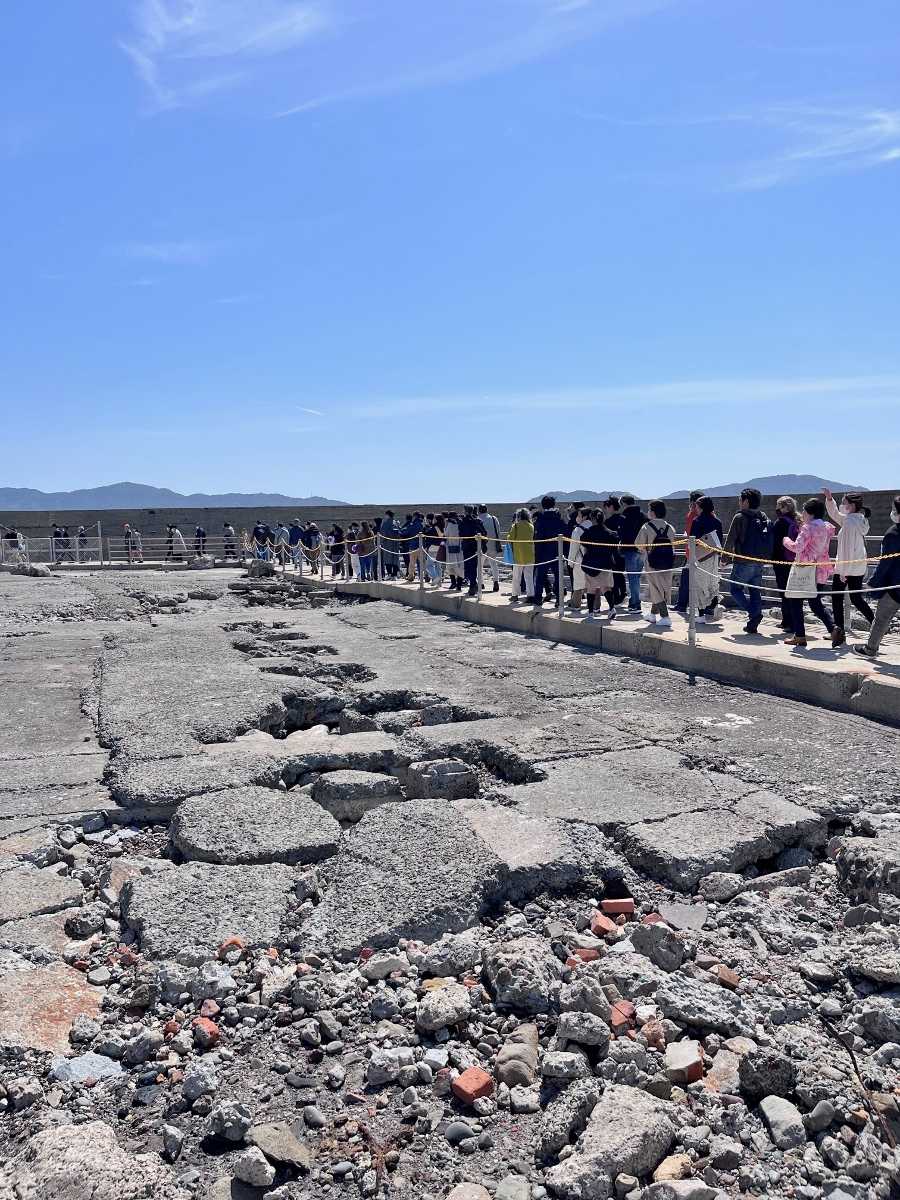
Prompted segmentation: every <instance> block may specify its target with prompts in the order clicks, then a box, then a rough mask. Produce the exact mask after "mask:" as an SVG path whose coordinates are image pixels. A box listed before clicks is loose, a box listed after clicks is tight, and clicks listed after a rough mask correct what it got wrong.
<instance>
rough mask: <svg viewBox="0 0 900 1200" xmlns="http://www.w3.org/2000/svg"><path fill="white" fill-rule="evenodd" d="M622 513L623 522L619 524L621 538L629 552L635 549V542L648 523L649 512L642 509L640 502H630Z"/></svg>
mask: <svg viewBox="0 0 900 1200" xmlns="http://www.w3.org/2000/svg"><path fill="white" fill-rule="evenodd" d="M620 515H621V517H622V524H621V525H620V526H619V540H620V541H621V543H622V545H623V546H624V547H625V550H626V553H627V551H629V550H634V545H633V543H634V542H635V540H636V539H637V535H638V534H639V533H640V532H641V530H642V529H643V528H644V526H645V525H646V524H647V514H646V513H645V512H642V511H641V506H640V505H639V504H628V505H626V506H625V508H623V509H622V512H621V514H620Z"/></svg>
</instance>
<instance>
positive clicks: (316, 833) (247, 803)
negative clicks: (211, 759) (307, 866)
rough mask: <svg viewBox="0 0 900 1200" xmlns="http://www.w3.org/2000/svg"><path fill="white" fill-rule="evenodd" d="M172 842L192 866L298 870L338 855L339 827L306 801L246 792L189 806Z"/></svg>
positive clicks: (180, 814)
mask: <svg viewBox="0 0 900 1200" xmlns="http://www.w3.org/2000/svg"><path fill="white" fill-rule="evenodd" d="M170 836H171V839H172V844H173V845H174V846H175V847H176V849H178V850H179V851H180V853H181V854H182V855H183V856H184V857H185V858H186V859H188V860H190V861H200V862H209V863H290V864H295V863H312V862H320V861H321V860H322V859H323V858H329V857H330V856H331V855H332V854H336V853H337V848H338V841H339V840H340V836H341V827H340V825H339V824H338V822H337V821H336V820H335V818H334V817H333V816H332V815H331V813H329V812H326V811H325V809H324V808H322V806H321V805H320V804H317V803H316V802H315V801H313V800H311V799H310V798H309V797H308V796H304V795H301V794H299V793H297V794H294V793H291V792H285V791H282V790H280V789H278V788H263V787H244V788H233V789H225V790H223V791H219V792H207V793H205V794H203V795H201V796H194V797H193V798H192V799H190V800H186V801H185V802H184V803H183V804H181V805H180V806H179V808H178V811H177V812H176V813H175V816H174V818H173V820H172V825H171V828H170Z"/></svg>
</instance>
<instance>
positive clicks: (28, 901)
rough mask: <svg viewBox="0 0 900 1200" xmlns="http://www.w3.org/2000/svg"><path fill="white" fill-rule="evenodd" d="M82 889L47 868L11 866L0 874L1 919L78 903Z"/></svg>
mask: <svg viewBox="0 0 900 1200" xmlns="http://www.w3.org/2000/svg"><path fill="white" fill-rule="evenodd" d="M83 895H84V889H83V888H82V886H81V884H80V883H79V882H78V880H77V879H73V878H72V877H71V876H70V875H58V874H57V873H56V871H52V870H50V869H49V868H44V869H40V868H38V867H10V868H9V870H7V871H4V872H3V874H2V876H0V923H2V922H4V921H18V920H22V919H24V918H26V917H37V916H40V915H42V914H43V913H54V912H59V910H60V909H62V908H74V907H75V906H77V905H79V904H80V903H81V899H82V896H83Z"/></svg>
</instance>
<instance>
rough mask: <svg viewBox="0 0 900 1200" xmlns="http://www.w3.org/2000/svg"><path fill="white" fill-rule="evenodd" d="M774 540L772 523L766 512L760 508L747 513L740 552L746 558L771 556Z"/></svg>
mask: <svg viewBox="0 0 900 1200" xmlns="http://www.w3.org/2000/svg"><path fill="white" fill-rule="evenodd" d="M774 541H775V538H774V535H773V530H772V523H771V522H770V520H769V518H768V517H767V516H766V514H765V513H764V512H762V511H761V510H760V509H756V510H754V511H753V512H752V513H750V514H748V519H747V521H746V522H745V529H744V542H743V545H742V546H741V551H740V552H741V554H746V555H747V557H748V558H771V557H772V546H773V545H774Z"/></svg>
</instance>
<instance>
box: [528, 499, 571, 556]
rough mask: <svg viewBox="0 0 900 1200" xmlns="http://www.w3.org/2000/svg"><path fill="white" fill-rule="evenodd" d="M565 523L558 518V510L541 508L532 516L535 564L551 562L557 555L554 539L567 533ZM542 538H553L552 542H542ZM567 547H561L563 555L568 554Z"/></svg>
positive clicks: (566, 545)
mask: <svg viewBox="0 0 900 1200" xmlns="http://www.w3.org/2000/svg"><path fill="white" fill-rule="evenodd" d="M567 532H568V530H567V529H566V523H565V521H564V520H563V519H562V517H561V516H560V512H559V509H558V508H542V509H540V510H539V511H538V512H536V513H535V514H534V561H535V562H536V563H541V562H552V561H553V559H555V558H556V556H557V554H558V552H559V551H558V549H557V543H556V539H557V538H558V537H559V535H560V534H561V533H567ZM542 538H553V541H551V542H546V541H542V540H541V539H542ZM568 552H569V545H568V543H566V544H565V545H564V546H563V553H565V554H568Z"/></svg>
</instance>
